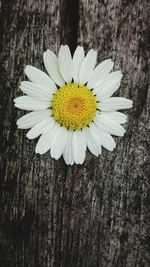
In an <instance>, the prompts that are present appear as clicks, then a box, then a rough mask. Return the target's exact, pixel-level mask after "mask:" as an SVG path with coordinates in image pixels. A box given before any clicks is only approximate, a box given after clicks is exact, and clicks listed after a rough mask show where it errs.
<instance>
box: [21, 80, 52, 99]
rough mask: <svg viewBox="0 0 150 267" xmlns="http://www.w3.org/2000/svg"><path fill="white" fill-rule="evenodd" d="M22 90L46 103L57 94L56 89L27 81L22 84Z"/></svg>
mask: <svg viewBox="0 0 150 267" xmlns="http://www.w3.org/2000/svg"><path fill="white" fill-rule="evenodd" d="M20 89H21V91H22V92H24V93H25V94H27V95H28V96H31V97H33V98H37V99H40V100H45V101H50V99H51V98H52V94H53V93H54V92H55V88H52V87H48V86H46V85H40V84H36V83H33V82H27V81H24V82H21V85H20Z"/></svg>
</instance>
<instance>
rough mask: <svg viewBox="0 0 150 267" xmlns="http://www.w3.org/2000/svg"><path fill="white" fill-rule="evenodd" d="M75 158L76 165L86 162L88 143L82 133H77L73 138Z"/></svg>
mask: <svg viewBox="0 0 150 267" xmlns="http://www.w3.org/2000/svg"><path fill="white" fill-rule="evenodd" d="M72 146H73V157H74V161H75V163H76V164H83V162H84V160H85V151H86V142H85V139H84V136H83V134H82V132H81V131H75V132H74V134H73V138H72Z"/></svg>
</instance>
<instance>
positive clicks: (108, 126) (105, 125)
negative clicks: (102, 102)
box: [94, 115, 125, 136]
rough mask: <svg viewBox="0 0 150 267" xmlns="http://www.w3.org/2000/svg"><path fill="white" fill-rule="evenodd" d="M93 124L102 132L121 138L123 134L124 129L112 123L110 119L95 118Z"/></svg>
mask: <svg viewBox="0 0 150 267" xmlns="http://www.w3.org/2000/svg"><path fill="white" fill-rule="evenodd" d="M94 122H95V124H96V125H97V126H98V127H99V129H100V130H101V131H103V132H106V133H109V134H113V135H116V136H123V135H124V133H125V129H124V128H123V127H122V126H121V125H120V124H119V123H117V122H115V121H112V120H111V119H106V118H104V117H103V116H101V115H99V116H96V118H95V119H94Z"/></svg>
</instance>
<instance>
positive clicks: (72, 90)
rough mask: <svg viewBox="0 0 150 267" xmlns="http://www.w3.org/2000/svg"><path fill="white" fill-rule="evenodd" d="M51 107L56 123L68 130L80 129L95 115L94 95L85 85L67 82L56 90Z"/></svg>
mask: <svg viewBox="0 0 150 267" xmlns="http://www.w3.org/2000/svg"><path fill="white" fill-rule="evenodd" d="M51 107H52V114H53V116H54V118H55V120H56V121H57V122H58V123H60V124H61V125H63V126H65V127H66V128H68V129H70V130H80V129H81V128H83V127H85V126H87V125H89V124H90V123H91V122H92V120H93V119H94V117H95V115H96V107H97V105H96V97H95V96H94V94H93V93H92V91H91V90H90V89H89V88H88V87H87V86H84V85H81V84H79V83H69V84H65V85H63V86H62V87H60V88H59V89H58V90H57V91H56V93H55V95H54V97H53V99H52V102H51Z"/></svg>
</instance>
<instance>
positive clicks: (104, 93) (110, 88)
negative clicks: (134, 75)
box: [97, 71, 123, 99]
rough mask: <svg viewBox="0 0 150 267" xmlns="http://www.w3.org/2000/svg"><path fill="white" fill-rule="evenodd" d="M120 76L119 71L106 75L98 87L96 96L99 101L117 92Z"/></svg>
mask: <svg viewBox="0 0 150 267" xmlns="http://www.w3.org/2000/svg"><path fill="white" fill-rule="evenodd" d="M122 76H123V75H122V73H121V71H114V72H112V73H110V74H109V75H108V78H107V80H106V81H105V82H104V83H103V84H102V85H101V86H100V87H99V91H98V93H97V94H98V96H99V97H100V99H104V98H108V97H110V96H112V95H113V94H114V93H115V92H116V91H117V90H118V88H119V86H120V83H121V79H122Z"/></svg>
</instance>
